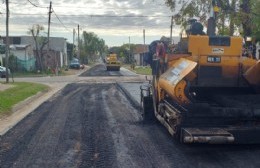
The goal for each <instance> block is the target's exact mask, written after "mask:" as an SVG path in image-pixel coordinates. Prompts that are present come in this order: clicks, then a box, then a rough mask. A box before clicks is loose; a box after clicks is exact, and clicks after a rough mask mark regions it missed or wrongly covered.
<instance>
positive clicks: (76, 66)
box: [70, 58, 80, 69]
mask: <svg viewBox="0 0 260 168" xmlns="http://www.w3.org/2000/svg"><path fill="white" fill-rule="evenodd" d="M70 68H71V69H80V63H79V60H78V59H76V58H74V59H73V60H72V61H71V62H70Z"/></svg>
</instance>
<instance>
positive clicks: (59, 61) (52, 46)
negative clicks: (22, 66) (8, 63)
mask: <svg viewBox="0 0 260 168" xmlns="http://www.w3.org/2000/svg"><path fill="white" fill-rule="evenodd" d="M3 41H4V43H5V41H6V38H5V37H3ZM9 41H10V46H12V45H13V47H14V48H15V49H11V50H13V54H14V55H15V56H16V57H17V58H19V59H20V58H21V60H24V61H28V60H29V58H31V57H32V58H34V59H35V60H34V62H35V61H36V55H37V53H36V52H37V50H36V44H35V41H34V39H33V37H32V36H11V37H9ZM28 46H31V48H32V50H33V52H32V53H31V55H30V57H29V55H28V53H27V51H28V50H29V49H28ZM26 47H27V48H26ZM39 47H41V46H39ZM28 52H29V51H28ZM40 54H41V55H42V56H41V59H42V62H43V66H44V67H48V68H61V67H63V66H67V65H68V58H67V42H66V39H65V38H62V37H50V38H49V50H48V49H47V45H45V46H44V47H43V49H42V51H41V53H40ZM27 64H28V63H27ZM29 64H30V63H29ZM26 69H28V67H26ZM30 69H31V67H30Z"/></svg>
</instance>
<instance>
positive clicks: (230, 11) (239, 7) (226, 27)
mask: <svg viewBox="0 0 260 168" xmlns="http://www.w3.org/2000/svg"><path fill="white" fill-rule="evenodd" d="M213 2H215V4H216V5H218V6H219V7H220V11H219V13H218V17H217V18H218V19H217V24H216V25H217V28H218V31H219V34H221V35H233V34H234V33H235V32H237V31H238V30H239V28H241V27H242V31H240V33H241V34H242V35H254V36H256V37H258V36H259V27H260V26H259V24H260V21H259V9H260V7H259V3H260V1H259V0H240V1H237V0H214V1H213ZM211 3H212V0H192V1H190V0H165V4H166V5H168V6H169V7H170V9H171V10H173V11H175V10H176V9H177V6H178V8H179V6H180V7H181V8H180V10H179V11H178V12H177V13H176V15H175V16H174V20H175V24H179V25H181V26H182V27H183V28H184V29H185V28H186V26H187V20H188V19H189V18H192V17H195V18H199V21H200V22H202V23H204V25H207V19H208V17H209V13H210V9H211Z"/></svg>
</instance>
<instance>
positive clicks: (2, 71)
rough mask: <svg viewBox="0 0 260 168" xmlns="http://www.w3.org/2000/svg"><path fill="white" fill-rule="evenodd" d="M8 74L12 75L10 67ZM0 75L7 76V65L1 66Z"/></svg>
mask: <svg viewBox="0 0 260 168" xmlns="http://www.w3.org/2000/svg"><path fill="white" fill-rule="evenodd" d="M8 74H9V75H10V74H11V72H10V69H8ZM0 77H1V78H5V77H6V67H3V66H0Z"/></svg>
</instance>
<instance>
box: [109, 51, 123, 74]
mask: <svg viewBox="0 0 260 168" xmlns="http://www.w3.org/2000/svg"><path fill="white" fill-rule="evenodd" d="M120 67H121V63H120V61H119V60H118V59H117V54H114V53H110V54H109V55H108V56H107V58H106V68H107V71H120Z"/></svg>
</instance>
